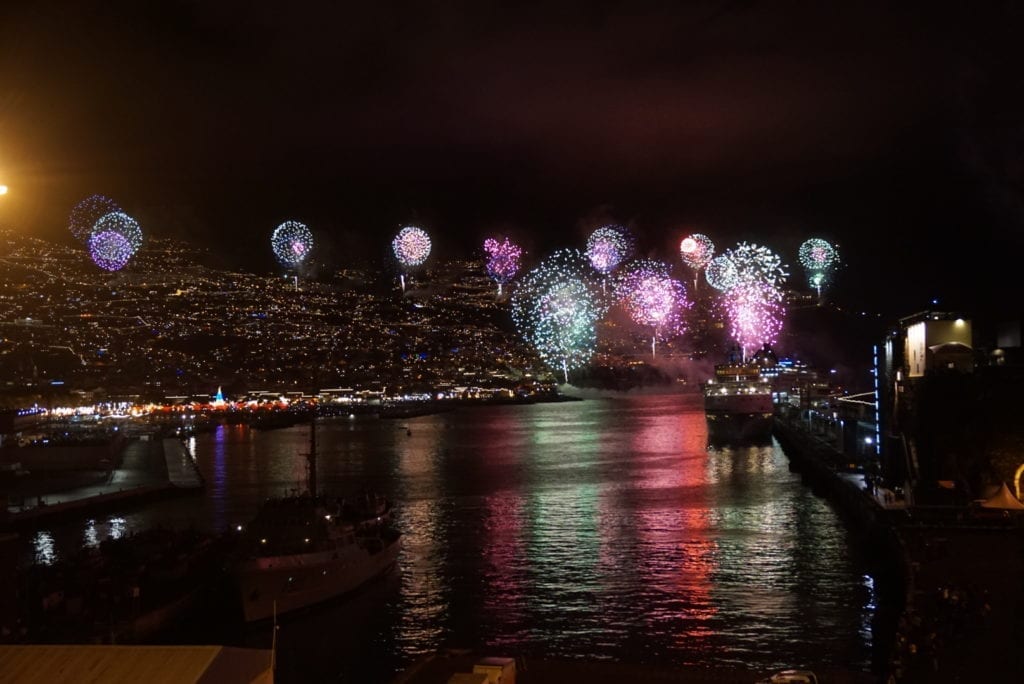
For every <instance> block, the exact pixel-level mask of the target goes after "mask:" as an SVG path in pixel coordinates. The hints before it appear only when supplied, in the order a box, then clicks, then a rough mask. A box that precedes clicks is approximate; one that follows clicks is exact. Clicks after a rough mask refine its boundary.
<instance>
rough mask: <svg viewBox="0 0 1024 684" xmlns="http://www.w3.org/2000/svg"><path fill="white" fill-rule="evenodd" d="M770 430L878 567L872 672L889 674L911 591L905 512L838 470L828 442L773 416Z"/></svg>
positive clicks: (837, 460) (796, 468)
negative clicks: (903, 527) (889, 506)
mask: <svg viewBox="0 0 1024 684" xmlns="http://www.w3.org/2000/svg"><path fill="white" fill-rule="evenodd" d="M772 434H773V436H774V437H775V439H776V441H777V442H778V443H779V445H780V446H781V447H782V450H783V451H784V452H785V454H786V457H787V458H788V459H789V462H790V469H791V470H793V471H794V472H798V473H800V476H801V479H802V480H803V482H804V483H805V484H806V485H807V486H809V487H810V488H811V490H812V491H813V492H814V493H815V494H816V495H818V496H821V497H822V498H824V499H826V500H828V501H829V502H831V503H832V505H833V506H834V507H835V510H836V511H837V513H838V514H839V516H840V517H841V518H842V519H843V521H844V523H845V524H846V526H847V529H849V530H850V531H851V532H852V534H853V535H854V537H855V538H856V541H857V544H858V546H859V548H860V549H862V550H863V551H864V552H865V555H866V557H867V558H868V560H869V562H870V563H872V564H873V565H874V566H875V568H876V569H877V571H878V576H879V592H880V595H881V596H882V597H883V600H882V601H880V602H879V612H878V614H877V615H876V618H875V632H876V640H877V643H876V646H875V653H874V655H873V666H872V670H873V671H874V672H875V673H876V674H879V673H886V674H888V673H889V672H891V662H890V661H891V659H892V654H893V653H894V652H895V650H896V646H897V636H898V623H899V620H900V618H901V616H902V615H903V614H904V613H905V611H906V608H907V603H908V601H909V598H910V597H911V596H912V595H913V593H914V586H913V583H914V575H913V565H912V564H911V558H910V554H909V552H908V550H907V547H906V544H905V543H904V540H903V536H902V535H901V533H900V526H901V524H902V522H903V521H904V520H905V519H906V511H905V510H904V509H902V508H897V509H895V510H892V509H887V508H886V507H884V506H882V505H881V504H880V503H879V502H878V499H877V498H876V497H875V496H874V495H873V494H872V493H871V492H868V491H866V490H865V489H863V488H862V487H861V486H858V484H857V483H856V482H855V481H854V480H851V479H849V478H846V477H843V476H842V475H841V474H840V472H839V471H838V470H837V468H836V466H837V465H838V464H841V463H844V462H845V459H844V458H843V457H842V454H841V453H839V451H838V450H837V449H835V448H833V447H832V446H831V445H829V444H827V443H825V442H823V441H821V440H820V439H818V438H816V437H814V436H813V435H811V434H809V433H807V432H806V431H803V430H801V429H800V428H798V427H794V426H792V425H789V424H787V423H786V422H785V420H784V419H780V417H779V416H776V418H775V421H774V425H773V428H772Z"/></svg>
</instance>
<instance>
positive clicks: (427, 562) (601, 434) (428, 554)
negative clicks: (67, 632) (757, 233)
mask: <svg viewBox="0 0 1024 684" xmlns="http://www.w3.org/2000/svg"><path fill="white" fill-rule="evenodd" d="M406 428H409V429H410V430H411V434H407V430H406ZM317 434H318V446H319V449H318V451H319V453H320V469H319V473H320V481H321V487H322V488H324V489H327V490H336V491H338V490H347V491H352V490H353V489H357V488H360V487H362V486H364V485H365V486H367V487H368V488H370V489H375V490H378V491H383V492H385V493H387V494H389V495H390V496H392V497H394V498H395V500H396V501H397V502H398V503H399V505H400V512H399V518H398V521H399V524H400V526H401V528H402V530H403V531H404V533H405V536H404V548H403V551H402V554H401V557H400V559H399V566H398V567H397V568H396V569H395V571H394V572H393V573H391V574H390V575H389V576H387V577H386V578H384V579H383V580H381V581H378V582H375V583H374V584H373V585H372V586H370V587H368V588H367V590H366V591H364V592H360V593H359V594H356V595H354V596H352V597H350V598H347V599H344V600H342V601H338V602H334V603H332V604H329V605H326V606H323V607H322V608H320V609H318V610H315V611H312V612H309V613H307V614H304V615H300V616H298V617H296V618H293V619H291V620H288V621H286V622H285V623H284V624H283V626H282V628H281V630H280V632H279V640H278V652H279V656H278V663H279V671H278V679H279V681H284V682H290V681H358V682H387V681H389V680H390V679H391V678H392V676H393V675H394V673H395V672H396V671H398V670H400V669H402V668H404V667H405V666H408V665H409V664H410V663H411V662H413V661H414V660H416V659H417V658H418V657H419V656H421V655H423V654H426V653H429V652H433V651H435V650H437V649H438V648H442V647H462V648H475V649H478V650H481V651H486V652H487V653H489V654H492V655H514V656H527V657H544V656H547V657H566V658H586V659H593V660H613V661H623V662H631V663H653V664H662V665H672V664H689V665H709V666H716V667H730V666H735V667H743V668H751V669H758V670H765V669H771V668H781V667H790V666H808V667H818V668H826V669H827V668H839V667H841V668H847V669H852V670H862V671H869V670H870V669H871V663H872V647H873V643H874V638H873V634H872V624H873V621H874V620H875V618H876V613H877V610H878V608H877V607H876V606H877V604H878V591H877V590H876V586H875V585H876V582H875V579H876V578H875V577H874V576H873V574H872V570H871V569H870V565H869V563H868V562H867V561H866V559H865V558H864V557H863V554H862V553H861V552H860V551H859V550H858V548H857V545H856V544H855V543H854V542H853V540H852V538H851V536H850V535H849V533H848V532H847V530H846V529H845V528H844V526H843V524H842V523H841V521H840V519H839V518H838V516H837V515H836V513H835V512H834V511H833V509H832V508H831V506H830V504H829V503H828V502H826V501H825V500H823V499H821V498H819V497H817V496H815V495H814V494H813V493H812V492H811V491H810V489H809V488H807V487H806V486H804V485H803V484H801V481H800V477H799V475H797V474H795V473H792V472H790V470H789V467H788V460H787V458H786V456H785V454H784V453H783V452H782V450H781V449H780V448H779V447H778V446H777V445H774V444H773V445H769V446H756V447H743V448H720V449H719V448H708V447H707V431H706V426H705V420H704V415H703V412H702V410H701V407H700V400H699V398H697V397H693V396H685V395H661V396H640V397H632V398H615V399H592V400H587V401H582V402H571V403H561V404H539V405H532V406H501V407H488V408H475V409H460V410H457V411H454V412H451V413H444V414H440V415H435V416H425V417H419V418H414V419H408V420H403V421H399V422H393V421H381V420H370V419H357V420H348V419H332V420H330V421H324V422H322V423H320V425H319V428H318V433H317ZM307 447H308V429H307V428H306V427H295V428H288V429H284V430H277V431H271V432H255V431H251V430H249V429H247V428H243V427H223V428H221V429H219V430H217V431H216V432H214V433H211V434H206V435H202V436H200V437H197V438H195V440H194V442H192V443H190V448H192V449H193V450H194V453H195V454H196V456H197V459H198V462H199V465H200V468H201V470H202V472H203V474H204V476H205V478H206V483H207V491H206V493H205V495H204V496H203V497H196V498H192V499H188V500H175V501H167V502H163V503H161V504H158V505H155V506H153V507H150V508H147V509H145V510H140V511H136V512H134V513H131V514H125V515H122V516H120V517H116V518H108V519H106V520H97V521H94V523H92V524H90V525H88V526H86V528H85V529H84V530H83V529H82V527H81V526H76V527H74V528H73V529H68V528H61V529H55V530H52V531H42V532H41V533H40V535H43V536H38V535H37V539H36V540H34V542H35V547H36V549H37V551H38V552H39V553H40V554H43V555H45V554H46V553H51V554H53V553H59V551H55V550H54V549H55V548H56V549H59V548H60V547H61V545H62V544H67V543H72V544H73V543H82V542H85V543H91V542H94V541H95V539H97V538H103V537H104V536H108V535H111V534H121V533H123V532H124V531H126V530H132V529H142V528H144V527H148V526H150V525H153V524H156V523H160V524H163V525H165V526H170V525H185V524H190V523H191V524H196V525H198V526H201V527H204V528H208V529H214V530H225V529H227V528H229V527H231V526H233V525H235V524H237V523H240V522H245V521H246V520H248V518H249V517H250V516H251V515H252V513H253V512H254V510H255V507H256V505H257V503H258V502H259V500H260V499H262V498H263V497H266V496H273V495H279V494H282V493H283V492H284V491H285V490H286V489H288V488H290V487H294V486H296V485H297V483H300V482H302V481H303V480H304V477H305V458H304V456H303V454H304V453H305V452H306V451H307ZM47 535H48V536H49V540H48V541H47V539H46V538H45V536H47ZM47 544H49V546H50V550H49V551H47V550H46V546H47ZM195 635H196V637H197V639H199V638H206V639H209V638H211V636H210V635H208V634H202V633H201V631H198V630H197V631H196V632H195ZM222 640H223V641H229V642H232V643H235V644H236V645H250V646H260V647H269V645H270V634H269V631H266V630H265V631H263V632H262V633H261V632H255V633H252V632H250V633H248V634H242V633H237V634H226V635H224V637H223V639H222Z"/></svg>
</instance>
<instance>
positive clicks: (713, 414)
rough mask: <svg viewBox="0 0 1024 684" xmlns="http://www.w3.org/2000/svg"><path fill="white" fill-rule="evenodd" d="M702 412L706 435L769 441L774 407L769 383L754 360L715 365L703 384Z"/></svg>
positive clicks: (715, 438)
mask: <svg viewBox="0 0 1024 684" xmlns="http://www.w3.org/2000/svg"><path fill="white" fill-rule="evenodd" d="M703 389H704V414H705V416H706V417H707V423H708V437H709V438H710V439H712V440H717V441H743V442H748V441H749V442H755V441H768V440H769V439H771V434H772V425H773V421H774V417H775V407H774V404H773V402H772V385H771V383H770V382H769V379H768V378H766V377H763V376H762V373H761V366H760V365H758V364H757V363H754V362H749V363H744V362H735V361H734V362H731V363H724V364H719V365H717V366H715V376H714V377H713V378H712V379H710V380H708V381H707V382H706V383H705V384H704V388H703Z"/></svg>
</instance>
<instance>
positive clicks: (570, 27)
mask: <svg viewBox="0 0 1024 684" xmlns="http://www.w3.org/2000/svg"><path fill="white" fill-rule="evenodd" d="M837 4H838V3H790V2H764V3H757V2H694V3H685V4H684V3H677V2H660V3H652V2H624V3H601V2H557V1H555V2H539V3H532V4H530V3H508V4H507V5H502V4H495V3H485V2H479V1H477V2H462V3H439V2H434V3H421V5H420V6H419V7H415V6H410V7H401V6H398V5H391V3H349V4H346V3H329V4H328V3H325V4H324V5H323V6H319V5H311V4H306V3H262V2H184V1H181V2H139V1H138V0H135V1H132V2H120V1H113V2H69V3H53V2H45V1H44V2H24V3H16V4H15V3H9V4H8V5H7V6H5V8H4V9H3V16H2V20H0V183H6V184H7V185H9V186H10V188H11V191H10V193H9V194H8V195H7V196H6V197H4V198H2V199H0V224H4V225H10V226H13V227H15V228H17V229H18V230H20V231H24V232H26V233H30V234H34V235H39V236H41V237H46V238H49V239H61V240H65V239H66V240H70V238H69V237H67V236H66V235H65V224H66V218H67V214H68V212H69V210H70V209H71V207H72V206H73V205H74V204H75V203H76V202H77V201H78V200H79V199H81V198H82V197H84V196H86V195H89V194H93V193H102V194H106V195H108V196H110V197H112V198H114V199H115V200H117V201H118V202H119V203H120V204H121V206H122V207H123V208H124V209H125V210H126V211H127V212H128V213H129V214H132V215H133V216H135V217H136V218H138V219H139V221H140V223H141V224H142V225H143V228H144V229H145V230H146V231H147V232H148V233H149V234H151V235H157V236H174V237H181V238H186V239H189V240H193V241H196V242H200V243H203V244H206V245H208V246H210V247H212V248H214V249H215V253H216V254H217V255H218V256H222V257H223V259H224V262H225V263H232V264H247V265H249V266H251V267H253V268H265V269H269V268H270V267H271V264H272V257H271V255H270V249H269V244H268V236H269V233H270V231H272V230H273V228H274V226H276V225H277V224H278V223H280V222H281V221H283V220H286V219H296V220H300V221H303V222H305V223H307V224H308V225H309V226H310V227H311V228H312V229H313V231H314V233H315V234H316V236H317V239H318V241H319V245H320V247H319V248H320V249H321V250H322V251H321V252H320V255H321V258H322V259H324V260H330V261H333V262H334V263H337V264H338V265H344V264H345V263H347V262H351V261H352V260H354V259H356V258H360V257H366V258H374V257H382V256H383V255H384V254H385V249H386V246H387V245H388V243H389V242H390V239H391V237H392V236H393V235H394V233H395V232H396V231H397V229H398V227H400V226H401V225H402V224H403V223H406V222H419V223H420V224H421V225H423V226H424V227H426V228H427V229H428V230H429V231H430V232H431V233H432V235H433V236H434V238H435V250H436V252H435V253H437V254H452V255H454V254H469V253H471V252H472V250H475V249H479V245H480V243H481V241H482V239H483V237H485V236H487V235H489V234H491V233H495V232H503V233H507V234H510V235H512V236H513V237H515V238H517V239H519V240H520V241H522V242H523V243H524V244H525V245H526V247H527V249H528V251H529V254H530V255H532V256H534V257H539V256H541V255H542V254H543V253H544V252H545V251H546V250H549V249H551V248H553V247H559V246H579V247H582V246H583V244H584V242H585V239H586V235H587V234H588V233H589V231H590V230H591V229H593V228H594V227H596V225H598V224H599V223H600V222H604V221H609V220H614V221H617V222H620V223H623V224H626V225H628V226H630V227H631V228H632V229H633V230H634V231H635V232H636V234H637V236H638V238H639V243H640V246H641V249H642V250H643V251H644V252H645V253H647V254H650V255H658V256H661V257H662V258H666V259H673V260H675V263H677V264H678V263H679V262H678V256H677V255H678V252H677V247H676V246H677V245H678V241H679V239H680V238H681V237H682V236H684V235H685V234H687V233H688V232H692V231H694V230H697V231H700V232H704V233H706V234H708V235H710V236H711V237H712V238H713V239H714V240H715V242H716V244H717V245H718V247H719V249H720V250H721V249H723V248H726V247H731V246H734V245H735V244H736V242H737V241H739V240H748V241H752V242H757V243H760V244H765V245H767V246H769V247H772V248H773V249H775V250H776V251H778V252H779V253H780V254H781V255H783V257H784V259H785V260H786V261H787V262H788V263H789V265H790V270H791V271H792V272H793V274H794V277H802V271H801V269H800V267H799V264H798V263H797V261H796V249H797V247H798V245H799V244H800V242H802V241H803V240H804V239H806V238H808V237H823V238H825V239H828V240H830V241H833V242H834V243H836V244H837V245H838V247H839V249H840V253H841V255H842V258H843V261H844V266H843V268H842V269H841V270H840V271H839V272H838V273H837V278H836V285H835V287H834V289H833V291H832V292H831V296H832V297H834V298H835V299H836V300H837V301H841V302H845V303H847V304H849V305H851V306H856V307H863V308H867V309H869V310H873V311H881V312H885V313H889V314H896V315H904V314H908V313H913V312H914V311H918V310H921V309H923V308H927V307H928V306H929V301H930V299H931V298H932V297H938V298H939V299H940V305H939V307H938V308H963V309H967V310H968V311H971V310H991V309H994V308H998V307H1003V306H1005V307H1007V308H1008V309H1009V310H1010V311H1012V312H1014V313H1019V312H1020V310H1021V308H1022V306H1021V303H1020V302H1021V300H1020V292H1021V291H1024V288H1021V286H1020V285H1019V280H1020V279H1019V277H1018V273H1019V271H1020V270H1021V269H1020V266H1021V259H1020V254H1021V247H1022V244H1024V77H1022V73H1024V42H1022V41H1021V36H1022V35H1024V7H1022V6H1019V5H1017V6H1014V5H1013V4H1012V3H988V4H985V5H981V6H975V5H974V4H970V5H968V4H960V5H957V6H955V7H954V6H952V5H950V6H949V7H948V8H945V9H944V8H943V7H942V6H940V5H939V4H936V3H920V4H917V3H889V2H887V3H882V2H873V1H866V2H855V3H845V5H846V6H845V7H837V6H836V5H837ZM684 5H685V6H684Z"/></svg>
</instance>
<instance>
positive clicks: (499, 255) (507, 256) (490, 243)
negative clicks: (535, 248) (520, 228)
mask: <svg viewBox="0 0 1024 684" xmlns="http://www.w3.org/2000/svg"><path fill="white" fill-rule="evenodd" d="M484 251H485V252H487V255H488V259H487V274H488V275H489V276H491V278H492V279H493V280H494V282H496V283H498V295H499V296H500V295H501V286H502V285H503V284H505V283H507V282H509V281H510V280H512V278H514V277H515V275H516V273H518V272H519V265H520V261H519V260H520V258H521V257H522V256H523V250H522V248H521V247H519V246H518V245H516V244H514V243H512V242H510V241H509V239H508V238H505V239H504V240H503V241H502V242H498V241H497V240H495V239H493V238H487V239H486V240H484Z"/></svg>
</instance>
